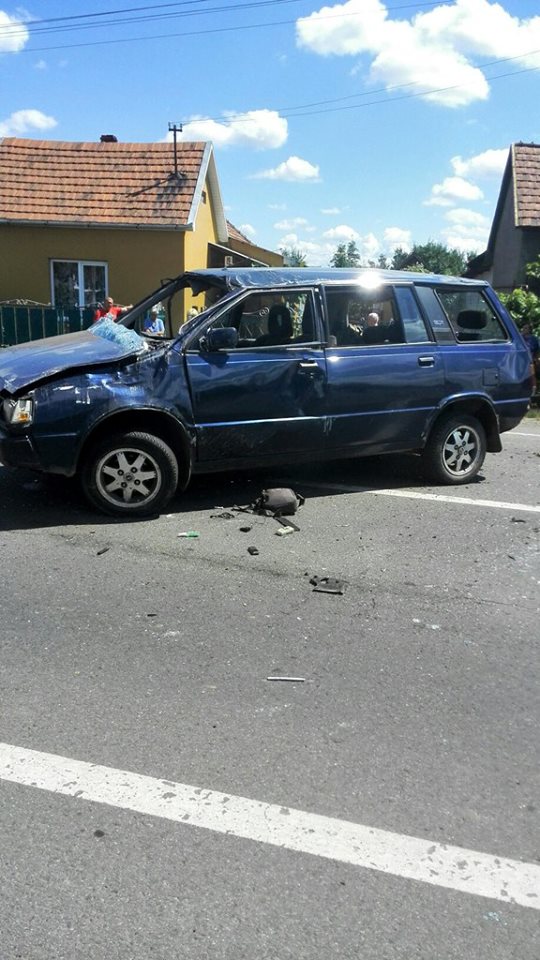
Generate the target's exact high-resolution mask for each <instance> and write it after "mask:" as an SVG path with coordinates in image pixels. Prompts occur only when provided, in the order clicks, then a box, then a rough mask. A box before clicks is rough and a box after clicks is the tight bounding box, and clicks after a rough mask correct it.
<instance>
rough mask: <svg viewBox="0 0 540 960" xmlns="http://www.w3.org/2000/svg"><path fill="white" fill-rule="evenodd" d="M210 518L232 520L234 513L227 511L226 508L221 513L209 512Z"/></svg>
mask: <svg viewBox="0 0 540 960" xmlns="http://www.w3.org/2000/svg"><path fill="white" fill-rule="evenodd" d="M210 519H211V520H234V513H229V512H228V510H224V511H223V513H211V514H210Z"/></svg>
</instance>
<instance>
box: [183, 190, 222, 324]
mask: <svg viewBox="0 0 540 960" xmlns="http://www.w3.org/2000/svg"><path fill="white" fill-rule="evenodd" d="M204 192H205V194H206V202H204V201H203V200H201V202H200V203H199V208H198V210H197V216H196V219H195V224H194V230H193V231H188V232H186V248H185V264H186V266H185V269H186V270H203V269H204V268H205V267H207V266H208V244H209V243H218V242H219V241H218V239H217V229H216V220H215V215H214V209H213V204H212V203H211V199H210V191H209V189H208V183H205V186H204ZM191 307H196V308H197V310H199V311H200V310H202V309H203V308H204V293H203V294H200V296H198V297H193V296H192V295H191V291H190V290H186V292H185V295H184V311H185V313H186V314H187V311H188V310H190V309H191Z"/></svg>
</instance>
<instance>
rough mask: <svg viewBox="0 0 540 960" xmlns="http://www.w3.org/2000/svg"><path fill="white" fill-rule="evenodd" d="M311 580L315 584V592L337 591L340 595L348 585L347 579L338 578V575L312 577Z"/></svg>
mask: <svg viewBox="0 0 540 960" xmlns="http://www.w3.org/2000/svg"><path fill="white" fill-rule="evenodd" d="M309 582H310V583H311V584H312V585H313V592H314V593H335V594H339V595H340V596H341V595H342V594H344V593H345V589H346V587H347V586H348V584H347V581H346V580H338V579H337V577H311V580H310V581H309Z"/></svg>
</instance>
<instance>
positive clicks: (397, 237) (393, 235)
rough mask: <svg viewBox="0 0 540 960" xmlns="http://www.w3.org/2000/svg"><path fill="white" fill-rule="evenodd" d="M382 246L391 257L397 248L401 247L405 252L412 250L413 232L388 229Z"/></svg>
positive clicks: (395, 228)
mask: <svg viewBox="0 0 540 960" xmlns="http://www.w3.org/2000/svg"><path fill="white" fill-rule="evenodd" d="M382 245H383V247H384V251H385V253H386V254H387V256H391V255H392V254H393V252H394V250H395V249H396V247H401V249H402V250H405V251H407V250H410V249H411V247H412V235H411V231H410V230H403V228H402V227H386V230H385V231H384V234H383V244H382Z"/></svg>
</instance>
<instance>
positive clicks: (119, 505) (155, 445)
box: [81, 431, 178, 517]
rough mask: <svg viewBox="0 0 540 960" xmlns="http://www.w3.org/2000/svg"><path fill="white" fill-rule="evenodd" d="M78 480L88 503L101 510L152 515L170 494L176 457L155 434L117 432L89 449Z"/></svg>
mask: <svg viewBox="0 0 540 960" xmlns="http://www.w3.org/2000/svg"><path fill="white" fill-rule="evenodd" d="M81 483H82V488H83V490H84V493H85V495H86V497H87V498H88V500H89V501H90V503H91V504H92V505H93V506H94V507H97V509H98V510H100V511H101V512H102V513H107V514H109V515H113V516H117V517H118V516H120V517H144V516H148V515H149V514H152V515H155V514H158V513H159V512H160V511H161V510H163V508H164V507H165V506H166V505H167V503H168V502H169V500H170V499H171V497H173V496H174V493H175V491H176V488H177V485H178V461H177V459H176V457H175V455H174V453H173V451H172V450H171V448H170V447H169V446H168V445H167V444H166V443H165V442H164V441H163V440H161V439H160V438H159V437H154V436H152V434H150V433H139V432H136V431H131V432H129V433H121V434H117V435H116V436H113V437H107V439H106V440H101V441H100V442H99V443H97V444H96V446H94V447H93V448H92V449H91V451H90V453H89V454H88V456H87V457H86V459H85V462H84V466H83V469H82V472H81Z"/></svg>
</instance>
